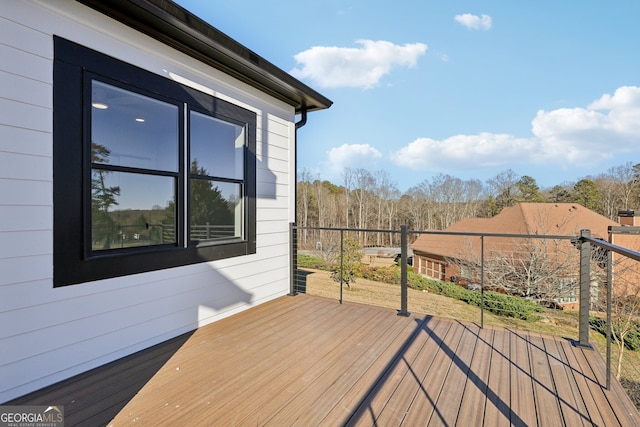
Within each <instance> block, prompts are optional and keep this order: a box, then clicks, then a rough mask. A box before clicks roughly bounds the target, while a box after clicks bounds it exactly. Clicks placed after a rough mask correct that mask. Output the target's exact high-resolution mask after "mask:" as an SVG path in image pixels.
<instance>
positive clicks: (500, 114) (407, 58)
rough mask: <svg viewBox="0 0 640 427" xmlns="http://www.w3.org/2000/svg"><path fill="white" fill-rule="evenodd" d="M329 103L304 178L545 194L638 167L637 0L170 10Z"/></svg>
mask: <svg viewBox="0 0 640 427" xmlns="http://www.w3.org/2000/svg"><path fill="white" fill-rule="evenodd" d="M177 3H178V4H180V5H181V6H183V7H185V8H186V9H187V10H189V11H191V12H193V13H194V14H196V15H197V16H199V17H200V18H202V19H204V20H205V21H207V22H208V23H209V24H211V25H213V26H214V27H216V28H217V29H219V30H221V31H222V32H224V33H225V34H227V35H228V36H230V37H232V38H234V39H235V40H237V41H238V42H240V43H242V44H244V45H245V46H247V47H248V48H249V49H251V50H253V51H254V52H256V53H257V54H258V55H260V56H262V57H264V58H265V59H267V60H268V61H270V62H272V63H273V64H275V65H277V66H278V67H280V68H282V69H283V70H285V71H287V72H289V73H291V74H292V75H294V76H296V77H297V78H299V79H300V80H302V81H303V82H305V83H306V84H308V85H310V86H311V87H313V88H314V89H316V90H317V91H319V92H320V93H322V94H323V95H325V96H327V97H328V98H329V99H331V100H332V101H333V102H334V105H333V106H332V107H331V108H330V109H328V110H325V111H320V112H314V113H312V114H310V115H309V120H308V123H307V125H306V126H305V127H303V128H302V129H300V130H299V133H298V137H299V141H298V150H299V151H298V171H299V172H300V170H302V169H307V170H309V171H310V172H311V174H312V175H313V176H314V177H318V178H320V179H328V180H330V181H332V182H334V183H335V184H342V183H343V181H342V172H343V170H344V167H350V168H365V169H368V170H369V171H371V172H375V171H378V170H384V171H386V172H387V173H388V174H389V176H390V177H391V179H392V181H395V183H396V184H397V186H398V188H399V189H400V190H401V191H406V190H407V189H408V188H409V187H411V186H414V185H417V184H419V183H420V182H422V181H424V180H428V179H431V177H433V176H435V175H438V174H448V175H451V176H454V177H456V178H461V179H465V180H467V179H480V180H481V181H486V180H487V179H490V178H492V177H495V176H496V175H498V174H499V173H500V172H502V171H505V170H507V169H512V170H513V171H514V172H515V173H516V174H517V175H518V176H522V175H529V176H532V177H533V178H535V179H536V181H537V182H538V184H539V185H540V186H541V187H551V186H553V185H556V184H563V183H572V182H575V181H577V180H579V179H581V178H584V177H587V176H590V175H591V176H593V175H598V174H600V173H604V172H606V171H607V170H608V169H609V168H611V167H614V166H619V165H623V164H626V163H627V162H633V163H634V164H635V163H640V25H638V22H637V17H638V16H640V2H637V1H633V0H624V1H622V0H611V1H607V2H603V1H599V0H598V1H596V0H582V1H575V0H565V1H551V0H540V1H536V2H525V1H513V0H493V1H481V0H480V1H479V0H474V1H447V2H445V1H428V0H399V1H395V2H391V1H380V2H371V0H316V1H313V2H311V1H309V2H304V1H303V2H301V1H292V0H254V1H249V0H246V1H243V0H236V1H233V2H230V1H228V0H224V1H220V0H206V1H204V0H178V1H177Z"/></svg>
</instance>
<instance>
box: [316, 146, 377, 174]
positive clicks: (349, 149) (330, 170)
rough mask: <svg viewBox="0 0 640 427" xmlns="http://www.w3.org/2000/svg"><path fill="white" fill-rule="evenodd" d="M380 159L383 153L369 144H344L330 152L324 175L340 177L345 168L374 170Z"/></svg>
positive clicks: (324, 167) (324, 166)
mask: <svg viewBox="0 0 640 427" xmlns="http://www.w3.org/2000/svg"><path fill="white" fill-rule="evenodd" d="M380 158H382V153H380V151H378V150H377V149H376V148H374V147H372V146H370V145H369V144H343V145H341V146H339V147H334V148H332V149H331V150H329V152H328V153H327V161H326V163H325V164H324V165H323V169H324V173H323V174H327V175H331V176H339V175H340V174H341V173H342V172H343V171H344V168H351V169H358V168H363V169H368V170H374V169H376V165H377V163H378V160H379V159H380Z"/></svg>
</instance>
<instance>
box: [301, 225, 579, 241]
mask: <svg viewBox="0 0 640 427" xmlns="http://www.w3.org/2000/svg"><path fill="white" fill-rule="evenodd" d="M294 227H295V228H296V229H298V230H324V231H353V232H359V231H360V232H368V233H398V234H399V233H401V230H389V229H377V228H345V227H309V226H299V225H294ZM407 234H442V235H449V236H479V237H509V238H522V239H560V240H571V239H576V238H577V236H568V235H554V234H510V233H479V232H466V231H443V230H407Z"/></svg>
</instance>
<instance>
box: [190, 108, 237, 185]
mask: <svg viewBox="0 0 640 427" xmlns="http://www.w3.org/2000/svg"><path fill="white" fill-rule="evenodd" d="M190 132H191V134H190V135H191V145H190V149H191V168H192V170H193V169H194V168H195V169H197V170H198V172H197V173H199V174H200V175H208V176H216V177H220V178H231V179H243V177H244V138H245V136H244V127H242V126H238V125H236V124H233V123H229V122H225V121H222V120H218V119H216V118H214V117H211V116H207V115H204V114H200V113H196V112H193V111H192V112H191V128H190Z"/></svg>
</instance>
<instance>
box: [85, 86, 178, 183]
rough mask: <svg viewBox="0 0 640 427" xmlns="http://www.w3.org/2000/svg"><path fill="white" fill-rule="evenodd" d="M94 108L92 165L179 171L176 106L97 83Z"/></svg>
mask: <svg viewBox="0 0 640 427" xmlns="http://www.w3.org/2000/svg"><path fill="white" fill-rule="evenodd" d="M91 106H92V108H91V144H92V156H91V157H92V158H91V161H92V162H94V163H105V164H110V165H117V166H126V167H135V168H144V169H154V170H163V171H172V172H176V171H177V170H178V149H179V148H178V133H179V131H178V128H179V122H178V118H179V112H178V107H177V106H176V105H172V104H168V103H166V102H162V101H159V100H156V99H153V98H149V97H147V96H143V95H139V94H137V93H133V92H130V91H128V90H124V89H120V88H117V87H115V86H111V85H108V84H105V83H102V82H98V81H95V80H94V81H93V82H92V83H91Z"/></svg>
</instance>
